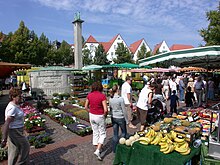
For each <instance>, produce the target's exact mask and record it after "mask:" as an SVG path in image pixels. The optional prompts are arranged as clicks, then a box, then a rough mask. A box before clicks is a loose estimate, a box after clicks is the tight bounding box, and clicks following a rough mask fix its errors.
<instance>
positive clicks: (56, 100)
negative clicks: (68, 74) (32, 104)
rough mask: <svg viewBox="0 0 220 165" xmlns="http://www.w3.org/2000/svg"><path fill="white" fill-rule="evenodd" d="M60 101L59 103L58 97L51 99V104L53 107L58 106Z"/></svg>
mask: <svg viewBox="0 0 220 165" xmlns="http://www.w3.org/2000/svg"><path fill="white" fill-rule="evenodd" d="M60 103H61V101H60V99H53V100H52V105H53V106H54V107H56V106H58V105H59V104H60Z"/></svg>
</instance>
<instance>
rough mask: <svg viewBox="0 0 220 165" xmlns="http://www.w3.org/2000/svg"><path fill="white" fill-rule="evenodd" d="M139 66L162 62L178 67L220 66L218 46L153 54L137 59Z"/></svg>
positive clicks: (165, 64) (211, 67) (210, 67)
mask: <svg viewBox="0 0 220 165" xmlns="http://www.w3.org/2000/svg"><path fill="white" fill-rule="evenodd" d="M139 62H140V64H139V65H140V66H145V65H150V64H155V63H163V64H164V66H166V67H169V66H171V65H175V66H179V67H188V66H194V67H205V68H207V69H215V68H220V65H219V63H220V46H207V47H199V48H192V49H184V50H176V51H170V52H166V53H161V54H158V55H154V56H151V57H148V58H145V59H142V60H140V61H139Z"/></svg>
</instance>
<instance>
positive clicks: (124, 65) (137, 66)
mask: <svg viewBox="0 0 220 165" xmlns="http://www.w3.org/2000/svg"><path fill="white" fill-rule="evenodd" d="M115 65H116V67H118V68H127V69H128V68H139V65H137V64H132V63H127V62H126V63H120V64H115Z"/></svg>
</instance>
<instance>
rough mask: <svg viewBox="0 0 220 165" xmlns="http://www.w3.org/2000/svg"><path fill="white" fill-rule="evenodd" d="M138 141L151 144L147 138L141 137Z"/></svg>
mask: <svg viewBox="0 0 220 165" xmlns="http://www.w3.org/2000/svg"><path fill="white" fill-rule="evenodd" d="M138 141H146V142H147V143H150V139H149V138H147V137H140V138H139V139H138Z"/></svg>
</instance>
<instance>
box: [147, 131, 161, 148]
mask: <svg viewBox="0 0 220 165" xmlns="http://www.w3.org/2000/svg"><path fill="white" fill-rule="evenodd" d="M155 133H156V134H155V136H154V139H152V141H151V142H150V144H153V145H158V144H159V143H160V141H161V139H162V138H163V135H162V133H161V132H155Z"/></svg>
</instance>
